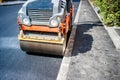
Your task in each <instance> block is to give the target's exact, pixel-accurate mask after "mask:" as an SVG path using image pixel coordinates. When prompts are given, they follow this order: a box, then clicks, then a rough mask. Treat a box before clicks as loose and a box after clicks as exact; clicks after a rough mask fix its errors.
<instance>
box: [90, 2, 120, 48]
mask: <svg viewBox="0 0 120 80" xmlns="http://www.w3.org/2000/svg"><path fill="white" fill-rule="evenodd" d="M88 1H89V3H90V5H91V6H92V8H93V10H94V11H95V13H96V14H97V16H98V18H99V19H100V21H101V22H102V24H103V25H104V28H105V30H106V31H107V33H108V34H109V36H110V38H111V40H112V42H113V44H114V46H115V48H116V49H117V50H120V36H119V35H118V33H117V32H116V31H115V30H114V28H113V27H107V26H106V25H105V24H104V22H103V21H102V19H101V17H100V15H99V14H98V13H97V11H96V10H95V9H94V6H93V4H92V3H91V1H90V0H88Z"/></svg>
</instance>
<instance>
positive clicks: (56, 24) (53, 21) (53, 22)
mask: <svg viewBox="0 0 120 80" xmlns="http://www.w3.org/2000/svg"><path fill="white" fill-rule="evenodd" d="M50 24H51V25H52V26H53V27H56V26H58V24H59V23H58V21H57V20H54V19H53V20H51V21H50Z"/></svg>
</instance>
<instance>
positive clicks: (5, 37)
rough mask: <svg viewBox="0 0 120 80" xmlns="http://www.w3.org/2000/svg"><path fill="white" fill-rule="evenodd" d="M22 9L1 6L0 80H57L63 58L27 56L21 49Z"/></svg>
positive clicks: (37, 55) (18, 6)
mask: <svg viewBox="0 0 120 80" xmlns="http://www.w3.org/2000/svg"><path fill="white" fill-rule="evenodd" d="M20 7H21V5H10V6H0V80H55V79H56V77H57V75H58V71H59V68H60V65H61V61H62V57H58V56H50V55H40V54H36V55H34V54H26V53H25V52H23V51H22V50H21V49H20V47H19V42H18V39H17V36H18V25H17V12H18V10H19V9H20Z"/></svg>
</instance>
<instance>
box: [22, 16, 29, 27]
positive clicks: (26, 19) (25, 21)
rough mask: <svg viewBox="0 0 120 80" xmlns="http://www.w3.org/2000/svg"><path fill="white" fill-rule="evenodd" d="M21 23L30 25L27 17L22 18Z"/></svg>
mask: <svg viewBox="0 0 120 80" xmlns="http://www.w3.org/2000/svg"><path fill="white" fill-rule="evenodd" d="M23 24H25V25H28V26H30V19H29V18H27V17H25V18H23Z"/></svg>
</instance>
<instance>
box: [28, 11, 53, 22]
mask: <svg viewBox="0 0 120 80" xmlns="http://www.w3.org/2000/svg"><path fill="white" fill-rule="evenodd" d="M52 12H53V11H52V10H37V9H32V10H31V9H30V10H28V16H29V17H30V19H31V21H34V22H48V21H49V19H50V17H51V16H52Z"/></svg>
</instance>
